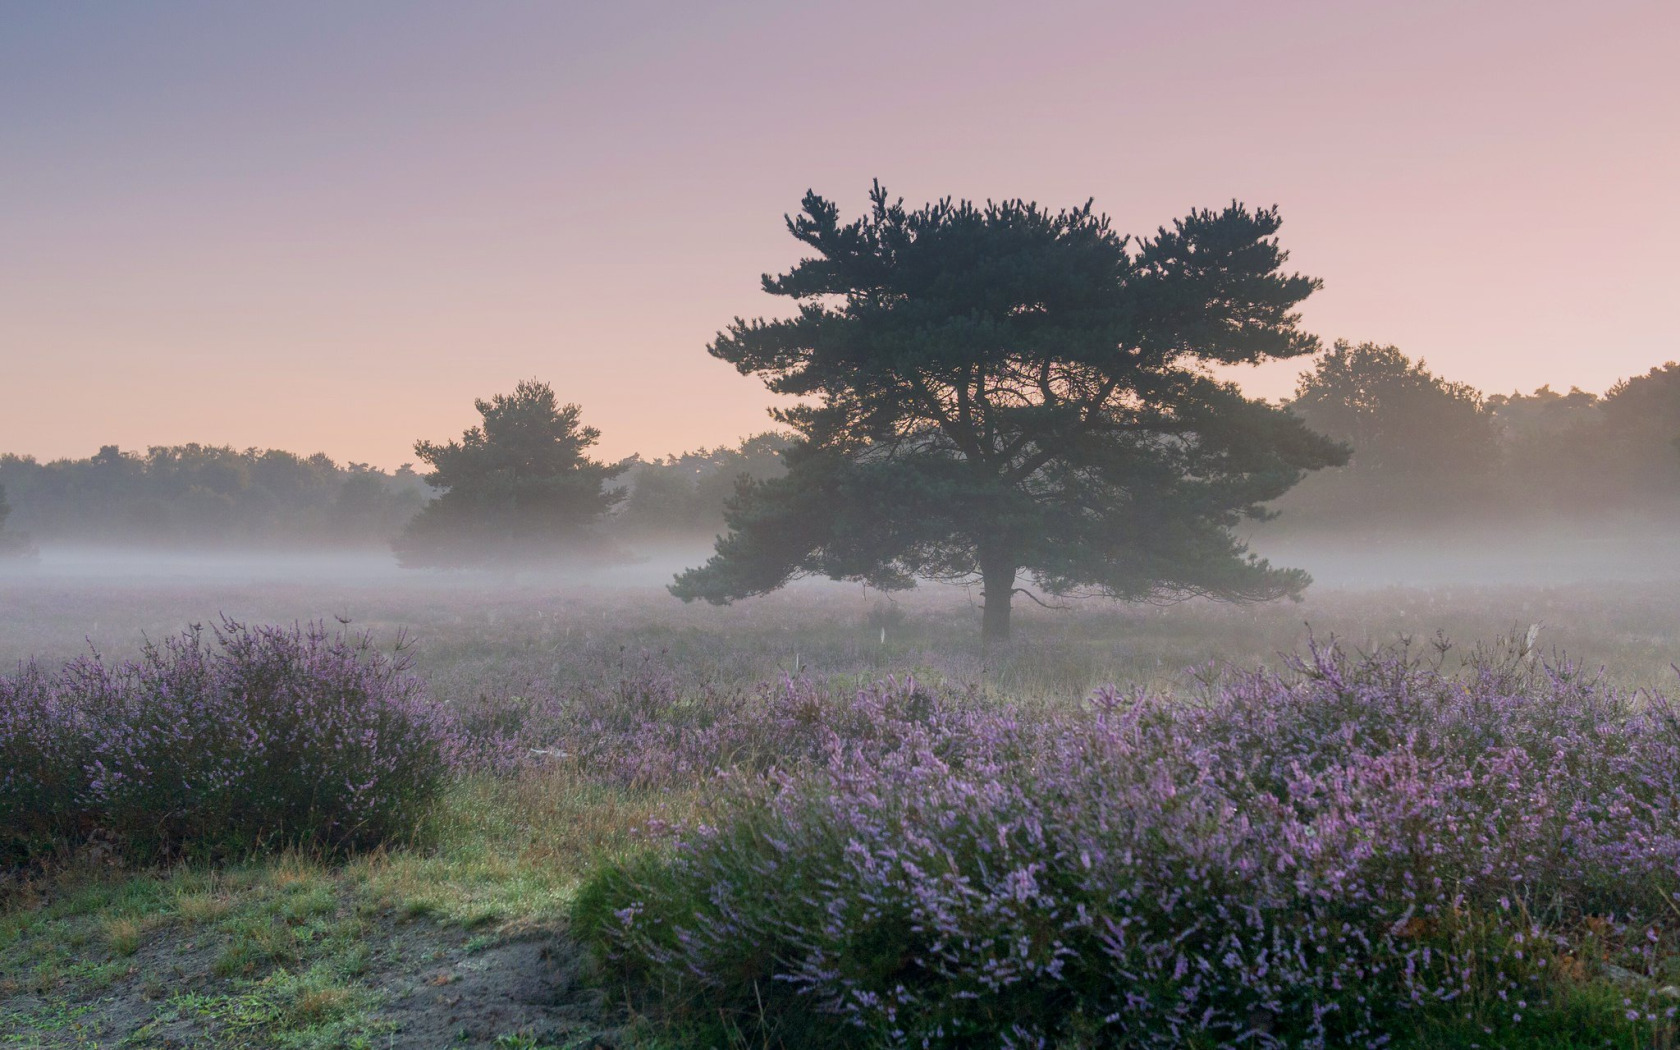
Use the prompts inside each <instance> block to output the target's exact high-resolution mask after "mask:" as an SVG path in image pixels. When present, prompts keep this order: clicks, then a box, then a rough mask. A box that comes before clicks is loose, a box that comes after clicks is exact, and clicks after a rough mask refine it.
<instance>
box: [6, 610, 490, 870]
mask: <svg viewBox="0 0 1680 1050" xmlns="http://www.w3.org/2000/svg"><path fill="white" fill-rule="evenodd" d="M460 750H461V745H460V742H459V733H458V731H457V730H456V728H455V723H454V720H453V719H452V717H451V716H450V715H449V714H448V712H447V711H445V710H443V709H442V708H440V707H439V706H438V705H436V704H433V703H432V702H430V701H429V700H427V699H426V698H425V696H424V695H423V693H422V691H421V689H420V686H419V684H418V682H417V681H416V680H414V679H413V678H411V677H410V676H409V675H408V674H407V673H406V671H405V669H404V667H403V665H402V664H401V663H400V662H395V661H393V660H392V659H390V658H388V657H386V656H384V655H382V654H380V653H379V652H377V651H376V650H374V649H373V648H372V646H371V645H370V644H369V642H368V640H367V639H366V638H365V637H364V638H356V637H347V636H344V635H335V636H330V635H328V634H327V632H326V630H325V629H324V628H323V627H322V626H320V625H318V624H312V625H310V626H308V627H296V626H294V627H291V628H281V627H251V626H247V625H245V624H241V623H236V622H234V621H231V620H228V621H224V622H223V623H222V624H221V625H219V626H218V627H216V628H214V629H212V630H211V631H209V632H206V631H204V630H202V629H200V628H196V627H195V628H192V629H190V630H188V631H186V632H185V633H183V634H181V635H178V636H176V637H173V638H170V639H168V640H167V641H165V642H164V643H163V644H162V645H149V646H147V648H146V649H145V651H144V652H143V654H142V656H141V658H140V659H139V660H137V661H134V662H131V663H125V664H121V665H118V666H114V667H111V666H106V665H105V664H104V663H103V662H101V660H100V659H99V658H98V657H97V656H90V657H86V658H83V659H81V660H78V661H75V662H72V663H70V664H68V665H66V666H65V667H64V668H63V669H61V670H60V671H59V672H57V673H56V674H47V673H45V672H43V671H41V670H39V669H38V668H34V667H25V668H23V669H22V670H21V671H20V672H19V673H18V674H17V675H14V676H12V677H9V678H0V762H4V772H0V836H4V838H3V839H0V842H3V843H4V847H5V848H6V849H7V850H8V851H9V852H10V853H11V854H12V857H13V859H20V858H21V857H23V856H27V855H28V853H29V852H30V851H32V850H34V849H40V848H45V847H47V846H50V845H51V844H52V843H53V842H54V841H58V840H63V839H66V838H71V839H73V838H75V837H77V836H81V835H86V834H88V833H90V832H92V831H93V830H95V829H99V830H102V831H105V832H109V833H112V834H115V835H116V836H117V837H118V838H119V839H120V840H121V841H123V842H124V843H125V844H126V845H127V846H128V847H129V848H130V849H131V850H132V851H135V852H137V853H140V854H146V855H149V854H155V853H160V852H161V853H171V852H175V851H179V850H188V851H202V852H212V853H216V852H225V851H242V850H248V849H252V848H258V847H262V846H266V845H271V844H280V843H297V842H309V843H314V844H319V845H324V846H328V847H331V848H355V847H358V846H363V845H368V844H371V843H375V842H379V841H383V840H385V839H387V838H389V837H390V836H392V835H395V834H399V833H401V832H403V831H404V830H406V829H408V828H410V827H412V825H413V822H414V821H415V820H416V819H417V817H418V815H419V814H420V813H421V812H422V811H423V810H424V808H425V806H426V805H427V804H429V802H430V800H431V799H432V797H433V796H434V795H435V793H436V791H437V790H438V789H439V787H441V785H442V784H443V782H444V779H445V778H446V777H447V776H448V775H449V773H450V771H451V769H452V768H453V766H454V764H455V763H456V762H457V761H458V757H459V753H460Z"/></svg>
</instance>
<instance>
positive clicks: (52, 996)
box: [0, 772, 685, 1050]
mask: <svg viewBox="0 0 1680 1050" xmlns="http://www.w3.org/2000/svg"><path fill="white" fill-rule="evenodd" d="M684 802H685V800H684V799H682V798H680V797H677V798H673V797H672V796H671V795H669V794H665V795H661V796H658V797H655V796H651V795H638V794H635V793H631V792H625V791H622V790H616V789H609V788H604V787H601V786H599V785H592V784H589V783H587V782H586V781H583V780H580V779H579V778H576V777H574V776H571V775H569V774H566V773H561V772H546V773H545V772H533V773H528V774H525V775H523V776H520V777H516V778H511V779H505V780H492V779H488V778H484V779H473V780H468V781H464V782H462V783H460V784H458V785H456V786H455V788H454V789H453V790H452V791H451V792H450V795H449V797H448V798H447V799H446V800H445V801H444V803H443V805H442V806H441V807H440V808H439V811H438V812H437V813H436V814H434V815H433V817H432V819H431V820H430V821H429V822H428V826H427V828H426V829H425V834H424V836H423V838H422V839H421V840H420V841H417V842H415V843H413V844H409V845H406V846H401V847H396V848H391V849H387V850H384V851H381V852H379V853H375V854H370V855H366V856H362V857H357V858H353V859H350V860H347V861H345V860H334V859H332V858H325V857H316V856H307V855H302V854H298V853H289V854H285V855H281V856H278V857H271V858H266V859H253V860H250V861H248V862H245V863H238V864H231V865H221V866H217V867H209V866H203V865H180V866H175V867H169V868H159V869H150V870H124V869H122V868H120V867H117V866H115V865H113V864H111V863H110V862H109V861H108V860H107V859H106V857H105V856H104V855H103V853H102V851H100V850H98V849H92V850H87V851H83V852H82V853H80V854H78V855H76V856H72V857H66V858H62V859H61V861H60V862H59V863H58V864H56V865H55V866H54V867H53V868H52V869H51V870H49V871H46V872H44V873H41V874H39V875H37V876H36V877H34V878H32V879H30V880H27V881H24V880H15V881H14V882H13V883H12V884H10V885H9V886H8V887H7V888H6V891H5V899H4V908H3V911H0V975H4V976H0V1047H43V1048H45V1047H89V1048H93V1047H160V1048H161V1047H253V1048H256V1047H279V1048H300V1050H301V1048H323V1050H325V1048H339V1047H347V1048H348V1047H369V1048H374V1047H431V1046H460V1047H469V1046H501V1047H526V1048H530V1047H539V1046H575V1047H587V1046H593V1045H596V1044H597V1043H600V1042H602V1041H607V1042H614V1041H618V1037H617V1033H616V1025H615V1023H614V1019H613V1018H611V1017H609V1016H607V1015H606V1014H605V1012H604V1011H603V1009H602V1007H601V1004H600V1000H599V997H598V995H597V994H596V993H595V992H594V991H593V990H591V989H590V988H589V986H588V984H587V982H585V981H582V980H580V979H579V975H578V969H579V967H580V965H581V959H580V958H579V957H578V954H577V952H576V951H575V950H574V949H573V948H572V947H571V946H570V942H569V941H568V940H567V938H566V936H565V929H564V915H565V911H566V908H567V906H568V905H569V903H570V901H571V897H572V894H573V892H574V890H575V888H576V886H577V884H578V881H579V879H580V877H581V876H582V874H583V873H584V872H585V870H586V869H587V868H588V867H589V866H590V865H593V864H596V863H598V862H600V861H602V860H604V859H607V858H610V857H611V856H612V855H613V854H614V853H615V852H616V851H618V850H622V849H625V848H628V847H630V846H631V845H632V843H633V837H632V833H633V829H635V828H637V827H639V826H640V825H642V824H643V823H645V822H646V820H647V819H648V818H649V817H650V816H654V815H656V814H661V813H670V812H672V811H673V810H674V809H680V808H681V807H682V806H683V805H684Z"/></svg>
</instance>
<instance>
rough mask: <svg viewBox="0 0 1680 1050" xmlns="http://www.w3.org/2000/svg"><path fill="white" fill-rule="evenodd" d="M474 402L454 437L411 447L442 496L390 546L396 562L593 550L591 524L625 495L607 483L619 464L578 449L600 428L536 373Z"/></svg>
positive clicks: (524, 557)
mask: <svg viewBox="0 0 1680 1050" xmlns="http://www.w3.org/2000/svg"><path fill="white" fill-rule="evenodd" d="M474 405H475V407H476V408H477V409H478V412H479V415H480V416H482V417H483V422H482V423H480V424H479V425H478V426H475V427H472V428H470V429H468V430H466V431H465V432H463V433H462V435H461V440H460V441H450V442H448V443H447V444H436V443H433V442H431V441H425V440H421V441H418V442H416V443H415V445H414V453H415V455H417V456H419V457H420V459H421V460H422V461H424V462H425V463H427V464H428V465H430V466H431V468H432V471H431V473H430V474H428V475H426V483H427V484H428V485H430V486H432V488H434V489H436V490H437V491H438V492H439V493H440V495H439V496H438V498H437V499H435V500H433V501H432V502H431V503H429V504H427V505H426V506H425V508H424V509H422V510H421V511H420V513H419V514H418V515H416V516H415V518H414V520H413V521H411V522H410V523H409V525H408V527H407V528H406V529H404V530H403V532H402V535H400V536H399V537H398V538H397V540H396V542H395V543H393V544H392V546H393V548H394V549H395V550H396V552H397V560H398V561H399V562H400V563H401V564H402V565H404V566H405V567H410V568H418V567H450V566H467V565H486V564H504V565H505V564H527V563H530V562H532V561H544V560H551V559H554V558H557V557H564V556H567V555H576V554H578V553H587V552H591V551H599V550H600V549H601V547H602V546H603V544H602V541H601V539H600V537H599V536H598V535H596V534H595V532H594V530H593V526H595V525H596V524H597V523H598V522H599V521H600V520H601V519H602V517H604V516H605V515H606V514H607V512H608V511H610V510H611V509H612V508H613V507H614V506H616V505H617V504H618V502H619V501H620V500H622V499H623V498H624V494H623V492H622V491H621V490H619V489H615V488H608V487H607V483H608V482H610V481H611V480H612V479H613V478H615V477H617V476H618V475H619V474H621V473H622V472H623V471H624V470H625V468H626V466H627V464H624V463H615V464H609V463H602V462H599V461H597V460H593V459H590V458H588V457H587V456H586V455H585V452H586V451H587V450H588V449H589V448H590V447H591V446H593V445H594V444H595V443H596V442H597V441H598V440H600V437H601V432H600V431H599V430H597V429H595V428H594V427H589V426H584V425H583V424H582V422H581V420H580V415H581V411H582V410H581V409H580V408H579V407H578V406H577V405H570V404H568V405H561V404H560V403H559V401H558V399H557V398H556V397H555V395H554V390H553V388H551V387H550V386H549V385H548V384H547V383H542V382H538V381H537V380H534V379H531V380H525V381H523V382H521V383H519V385H518V386H516V387H515V388H514V391H513V393H512V394H497V395H496V396H494V397H492V398H491V399H490V400H488V401H485V400H477V401H475V402H474Z"/></svg>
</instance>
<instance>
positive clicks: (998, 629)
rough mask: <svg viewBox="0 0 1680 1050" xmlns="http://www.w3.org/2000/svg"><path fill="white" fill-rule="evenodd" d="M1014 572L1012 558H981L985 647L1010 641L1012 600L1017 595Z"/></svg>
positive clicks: (982, 617)
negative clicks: (1010, 605) (1010, 604)
mask: <svg viewBox="0 0 1680 1050" xmlns="http://www.w3.org/2000/svg"><path fill="white" fill-rule="evenodd" d="M1015 572H1016V567H1015V564H1014V562H1013V561H1012V560H1010V559H1006V558H998V559H993V558H986V557H982V558H981V559H980V580H981V587H982V588H983V589H982V591H981V597H983V598H984V599H985V602H986V605H985V611H984V612H983V613H981V616H980V643H981V645H983V646H989V645H993V644H995V643H997V642H1007V641H1009V600H1010V599H1011V598H1012V597H1014V594H1015Z"/></svg>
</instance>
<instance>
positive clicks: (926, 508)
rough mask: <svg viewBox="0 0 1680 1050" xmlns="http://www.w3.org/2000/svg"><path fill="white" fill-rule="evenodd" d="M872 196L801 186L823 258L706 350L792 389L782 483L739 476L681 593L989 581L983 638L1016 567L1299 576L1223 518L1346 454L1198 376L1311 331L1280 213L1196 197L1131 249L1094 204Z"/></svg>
mask: <svg viewBox="0 0 1680 1050" xmlns="http://www.w3.org/2000/svg"><path fill="white" fill-rule="evenodd" d="M870 199H871V202H872V207H871V209H870V212H869V214H868V215H866V216H865V217H864V218H861V219H859V220H857V221H855V222H852V223H849V224H844V225H843V224H842V223H841V222H840V219H839V209H838V208H837V207H836V206H835V205H834V204H832V203H830V202H829V201H827V200H825V199H823V198H822V197H819V196H817V195H816V194H815V193H807V194H806V196H805V199H804V201H803V213H802V214H801V215H800V216H798V217H797V218H795V217H789V218H788V220H787V225H788V230H789V232H791V233H792V234H793V236H794V237H795V238H797V239H798V240H799V241H800V242H801V243H803V244H805V245H807V246H809V247H810V248H811V249H813V250H814V251H815V253H816V254H815V257H813V258H808V259H806V260H804V261H802V262H800V263H799V264H798V265H796V266H794V267H793V269H792V270H790V271H789V272H788V273H785V274H782V275H781V276H771V275H766V276H765V277H764V289H765V291H766V292H769V293H770V294H772V295H781V296H787V297H789V298H791V299H794V300H796V301H797V302H799V304H800V308H799V312H798V314H797V316H795V317H793V318H791V319H787V320H757V321H751V322H748V321H743V320H740V319H737V320H736V321H735V323H734V324H733V325H731V326H730V328H729V329H728V330H727V331H726V332H723V333H721V334H719V336H718V337H717V339H716V340H715V341H714V342H713V343H712V344H711V346H710V347H709V350H710V352H711V354H712V355H713V356H715V357H718V358H721V359H723V360H725V361H728V362H729V363H731V364H733V365H735V367H736V368H737V369H739V370H740V371H741V372H742V373H743V374H754V375H758V376H760V377H762V378H763V379H764V381H765V382H766V384H767V385H768V386H769V387H770V389H771V390H773V391H775V392H777V393H780V394H785V395H790V396H793V397H797V398H801V399H804V402H803V403H802V404H800V405H799V406H798V407H794V408H790V409H786V410H782V411H778V412H776V413H774V415H775V416H776V418H777V419H778V420H779V421H781V422H782V423H784V424H786V425H787V426H789V427H791V428H792V429H793V430H794V431H795V432H796V433H797V435H798V438H797V439H796V440H795V442H794V443H793V445H792V446H791V447H790V448H789V449H788V451H787V452H786V453H785V454H784V457H783V458H784V460H785V461H786V463H787V474H786V475H785V476H784V477H781V478H776V479H771V480H767V481H759V482H750V483H746V484H744V485H742V486H741V488H740V489H739V490H738V493H737V495H736V497H735V498H734V500H733V501H732V502H731V504H730V509H729V515H728V523H729V526H730V529H731V532H730V534H729V535H728V536H726V537H724V538H722V539H720V540H719V542H718V548H717V554H716V555H715V556H714V557H713V558H712V559H711V560H710V561H709V562H708V563H707V564H706V565H705V566H703V567H701V568H698V569H691V570H689V571H688V572H686V573H684V574H682V575H681V576H679V577H678V578H677V580H676V582H675V583H674V584H673V585H672V587H671V590H672V592H673V593H675V594H676V595H678V596H679V597H682V598H684V599H693V598H704V599H706V600H708V601H712V602H717V603H724V602H728V601H731V600H733V599H737V598H742V597H745V596H748V595H753V594H761V593H764V592H767V591H770V590H773V589H775V588H777V587H780V586H782V585H783V584H784V583H786V582H787V581H788V580H789V579H791V578H793V577H795V576H800V575H808V574H820V575H823V576H828V577H831V578H834V579H852V580H863V581H866V582H868V583H871V584H873V585H875V586H878V587H883V588H900V587H908V586H913V584H914V581H915V579H916V578H952V577H956V578H961V577H974V576H978V577H979V578H980V579H981V581H982V583H983V586H984V602H985V607H984V614H983V626H982V636H983V637H984V638H985V639H986V640H987V641H995V640H999V639H1003V638H1006V637H1008V634H1009V621H1010V615H1009V614H1010V602H1011V597H1012V594H1013V592H1014V591H1015V583H1016V580H1017V578H1018V577H1019V576H1020V575H1021V573H1022V572H1023V571H1024V572H1026V573H1027V574H1028V575H1030V576H1031V578H1032V579H1034V580H1035V581H1036V582H1037V583H1038V585H1039V586H1041V587H1043V588H1045V589H1046V590H1049V591H1051V592H1056V593H1069V592H1075V591H1090V592H1096V593H1100V594H1105V595H1109V596H1112V597H1116V598H1122V599H1142V598H1150V597H1157V596H1168V595H1171V596H1178V595H1189V594H1200V595H1209V596H1213V597H1219V598H1227V599H1255V600H1264V599H1271V598H1277V597H1281V596H1284V595H1294V594H1297V593H1299V592H1300V590H1301V589H1302V588H1303V587H1304V586H1305V585H1306V584H1307V582H1308V577H1307V575H1306V574H1305V573H1303V572H1300V571H1298V570H1280V569H1274V568H1272V567H1271V566H1270V565H1268V564H1267V563H1266V562H1264V561H1262V560H1260V559H1257V558H1255V557H1253V556H1252V555H1248V554H1247V552H1246V550H1245V548H1244V547H1243V545H1242V544H1241V543H1239V542H1238V541H1237V540H1236V539H1235V538H1234V537H1233V536H1232V534H1231V532H1230V529H1231V527H1232V526H1233V525H1235V524H1236V523H1237V522H1238V521H1239V520H1240V519H1242V518H1243V517H1244V516H1250V517H1255V516H1263V515H1264V514H1265V511H1264V510H1263V508H1262V504H1263V503H1264V502H1265V501H1267V500H1270V499H1273V498H1275V497H1276V496H1278V495H1280V494H1281V493H1283V492H1284V491H1285V490H1287V489H1288V488H1289V487H1290V486H1291V485H1293V484H1294V483H1295V482H1296V481H1297V480H1298V479H1299V478H1300V477H1301V476H1302V474H1303V472H1305V471H1308V470H1314V469H1317V468H1319V467H1323V466H1327V465H1330V464H1334V463H1340V462H1342V461H1343V458H1344V453H1343V451H1342V449H1341V448H1340V447H1339V446H1337V445H1336V444H1334V443H1333V442H1331V441H1329V440H1328V439H1325V438H1323V437H1321V436H1319V435H1317V434H1314V433H1313V432H1312V431H1310V430H1308V429H1307V427H1306V426H1305V425H1304V424H1303V423H1302V422H1301V421H1300V420H1298V419H1296V418H1295V417H1293V416H1291V415H1289V414H1288V413H1286V412H1283V411H1282V410H1280V409H1277V408H1275V407H1273V406H1270V405H1267V404H1265V403H1264V402H1259V401H1252V400H1249V399H1247V398H1245V397H1243V396H1242V394H1241V393H1240V392H1239V391H1238V390H1237V388H1236V387H1235V386H1234V385H1232V384H1229V383H1222V382H1219V381H1216V380H1215V379H1213V378H1211V377H1210V375H1209V374H1208V371H1207V370H1208V367H1209V366H1211V365H1215V364H1235V363H1252V362H1258V361H1262V360H1265V359H1268V358H1287V357H1296V356H1299V355H1302V354H1307V353H1311V352H1312V351H1313V350H1314V349H1315V348H1316V346H1317V344H1316V341H1315V340H1314V339H1313V338H1312V337H1311V336H1309V335H1306V334H1304V333H1303V332H1301V331H1300V330H1299V329H1298V328H1297V316H1296V315H1295V314H1294V313H1293V312H1292V311H1293V309H1294V308H1295V306H1296V304H1298V303H1299V302H1300V301H1301V300H1302V299H1304V298H1305V297H1306V296H1307V295H1308V293H1310V292H1311V291H1312V290H1313V289H1314V288H1316V287H1317V286H1318V282H1317V281H1315V280H1313V279H1311V278H1307V277H1301V276H1299V275H1286V274H1284V273H1282V272H1281V270H1280V267H1281V265H1282V263H1283V262H1284V260H1285V259H1286V255H1285V253H1284V252H1283V251H1282V250H1281V249H1280V248H1279V247H1278V245H1277V243H1276V241H1275V240H1274V239H1273V237H1272V234H1273V233H1274V232H1275V231H1276V230H1277V228H1278V216H1277V213H1276V212H1275V211H1271V210H1266V209H1262V210H1259V211H1253V212H1251V211H1249V210H1248V209H1247V208H1244V207H1243V206H1241V205H1239V204H1234V203H1233V204H1232V205H1231V206H1230V207H1228V208H1226V209H1224V210H1223V211H1220V212H1212V211H1198V212H1194V213H1192V214H1191V215H1190V216H1189V217H1187V218H1185V219H1182V220H1179V221H1178V222H1176V223H1175V224H1174V226H1173V228H1172V229H1170V230H1167V229H1162V230H1161V231H1159V233H1158V234H1157V235H1156V236H1155V237H1154V238H1151V239H1147V240H1144V241H1141V242H1140V243H1138V244H1137V245H1136V247H1135V250H1134V249H1133V247H1132V245H1131V243H1130V240H1129V238H1127V237H1123V236H1121V235H1119V234H1117V233H1115V232H1114V231H1113V230H1112V229H1111V228H1110V224H1109V220H1108V219H1107V217H1106V216H1101V215H1097V214H1094V213H1093V212H1092V210H1091V206H1090V204H1089V203H1087V204H1086V205H1085V206H1083V207H1080V208H1074V209H1072V210H1069V211H1062V212H1057V213H1052V212H1049V211H1046V210H1043V209H1041V208H1039V207H1038V206H1037V205H1036V204H1028V203H1024V202H1022V201H1009V202H1005V203H1002V204H991V203H988V204H987V205H985V206H984V207H980V206H976V205H973V204H970V203H968V202H966V201H964V202H962V203H952V202H951V201H950V200H944V201H940V202H939V203H937V204H932V205H929V206H926V207H924V208H921V209H920V210H917V211H907V210H905V208H904V206H903V203H902V201H899V202H892V201H889V199H888V197H887V194H886V192H885V191H884V190H883V189H881V187H880V185H879V184H876V186H875V187H874V189H873V190H872V191H871V194H870Z"/></svg>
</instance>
